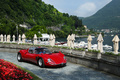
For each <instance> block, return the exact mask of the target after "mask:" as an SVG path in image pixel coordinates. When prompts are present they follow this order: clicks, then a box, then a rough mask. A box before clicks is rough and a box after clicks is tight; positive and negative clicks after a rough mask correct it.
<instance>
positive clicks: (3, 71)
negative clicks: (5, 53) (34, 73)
mask: <svg viewBox="0 0 120 80" xmlns="http://www.w3.org/2000/svg"><path fill="white" fill-rule="evenodd" d="M16 79H19V80H32V79H33V77H31V75H30V74H28V73H27V72H25V71H23V70H21V69H20V68H17V67H16V66H15V65H14V64H12V63H10V62H7V61H4V60H3V59H0V80H16Z"/></svg>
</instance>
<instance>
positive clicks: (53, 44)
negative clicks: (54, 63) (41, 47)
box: [52, 34, 55, 46]
mask: <svg viewBox="0 0 120 80" xmlns="http://www.w3.org/2000/svg"><path fill="white" fill-rule="evenodd" d="M52 46H55V35H54V34H53V40H52Z"/></svg>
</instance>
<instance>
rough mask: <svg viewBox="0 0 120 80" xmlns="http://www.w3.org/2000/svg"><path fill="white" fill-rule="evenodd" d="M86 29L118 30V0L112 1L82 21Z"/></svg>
mask: <svg viewBox="0 0 120 80" xmlns="http://www.w3.org/2000/svg"><path fill="white" fill-rule="evenodd" d="M83 24H84V25H87V26H88V28H96V29H102V28H118V29H120V0H113V1H111V2H110V3H109V4H108V5H106V6H105V7H103V8H102V9H100V10H99V11H98V12H97V13H96V14H94V15H93V16H90V17H87V18H84V19H83Z"/></svg>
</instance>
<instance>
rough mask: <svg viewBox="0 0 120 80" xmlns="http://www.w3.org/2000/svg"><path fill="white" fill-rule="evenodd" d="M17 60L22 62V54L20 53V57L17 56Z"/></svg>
mask: <svg viewBox="0 0 120 80" xmlns="http://www.w3.org/2000/svg"><path fill="white" fill-rule="evenodd" d="M17 60H18V61H19V62H21V61H22V56H21V54H20V53H18V55H17Z"/></svg>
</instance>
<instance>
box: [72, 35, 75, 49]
mask: <svg viewBox="0 0 120 80" xmlns="http://www.w3.org/2000/svg"><path fill="white" fill-rule="evenodd" d="M71 41H72V42H71V48H74V41H75V34H72V35H71Z"/></svg>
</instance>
